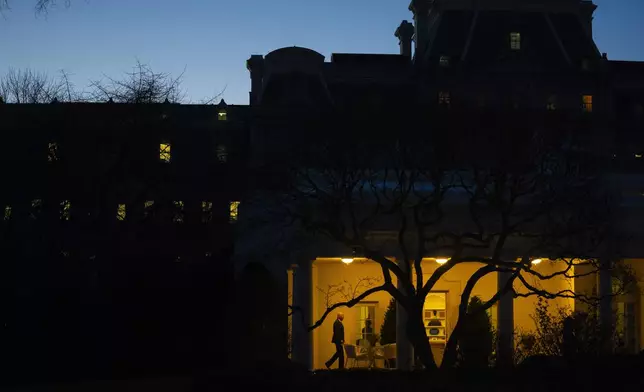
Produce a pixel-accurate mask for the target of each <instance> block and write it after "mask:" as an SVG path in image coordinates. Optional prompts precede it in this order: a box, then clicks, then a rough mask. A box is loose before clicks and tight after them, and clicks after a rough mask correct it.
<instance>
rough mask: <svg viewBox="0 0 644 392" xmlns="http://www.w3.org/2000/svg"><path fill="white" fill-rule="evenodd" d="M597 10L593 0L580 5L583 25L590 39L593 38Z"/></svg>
mask: <svg viewBox="0 0 644 392" xmlns="http://www.w3.org/2000/svg"><path fill="white" fill-rule="evenodd" d="M596 9H597V5H595V4H594V3H593V2H592V0H582V1H581V3H580V4H579V15H580V16H581V23H582V24H583V26H584V27H585V28H586V30H587V31H588V34H590V37H591V38H592V37H593V19H594V17H593V13H594V12H595V10H596Z"/></svg>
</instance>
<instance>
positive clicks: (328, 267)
mask: <svg viewBox="0 0 644 392" xmlns="http://www.w3.org/2000/svg"><path fill="white" fill-rule="evenodd" d="M438 266H439V265H438V264H437V263H436V262H435V261H434V260H429V259H428V260H425V261H423V274H424V277H423V280H424V281H425V282H426V281H427V279H429V277H430V276H431V274H432V273H433V271H434V270H435V269H436V268H438ZM482 266H483V264H479V263H464V264H459V265H456V266H454V267H453V268H452V269H451V270H450V271H448V272H447V273H446V274H445V275H444V276H443V277H442V278H441V279H440V280H439V282H438V283H437V284H436V286H435V287H434V288H433V290H432V291H436V292H445V293H446V302H447V303H446V308H447V309H446V310H447V317H446V318H447V320H446V321H447V330H448V331H451V330H452V329H453V328H454V326H455V325H456V322H457V320H458V306H459V305H460V299H461V298H460V296H461V292H462V290H463V288H464V286H465V284H466V283H467V280H468V279H469V278H470V277H471V276H472V274H474V272H476V271H477V270H478V269H479V268H480V267H482ZM562 266H563V263H561V262H560V263H557V262H550V261H548V260H544V261H543V262H542V263H541V264H539V265H536V266H535V267H534V268H535V269H536V270H537V271H539V272H540V273H542V274H550V273H553V272H555V271H558V270H560V268H562ZM366 277H371V278H381V277H382V272H381V269H380V266H379V265H378V264H377V263H375V262H369V261H354V262H353V263H352V264H349V265H347V264H343V263H341V262H340V261H338V260H337V259H335V260H333V259H318V260H316V262H315V263H314V269H313V282H312V283H313V284H312V289H313V290H314V293H313V302H314V306H313V319H314V320H313V321H314V322H315V321H317V320H318V319H319V318H320V317H321V316H322V314H323V313H324V312H325V310H326V309H327V304H333V303H336V302H339V301H342V300H343V298H342V295H341V294H336V295H335V296H333V297H332V298H328V296H327V294H326V293H328V292H329V291H330V290H333V289H334V287H337V285H344V287H345V288H346V289H347V290H349V289H354V288H355V286H356V284H358V281H359V280H360V279H361V278H366ZM414 279H415V277H414ZM497 279H498V277H497V274H496V273H493V274H489V275H487V276H485V277H484V278H482V279H481V280H480V281H479V282H478V283H477V284H476V286H475V287H474V290H473V292H472V295H475V296H478V297H480V298H481V299H482V300H484V301H485V300H489V299H490V298H492V296H494V294H496V292H497ZM527 279H528V281H529V282H530V283H531V284H534V285H535V286H537V287H540V288H543V289H545V290H548V291H559V290H564V289H571V290H574V285H573V283H572V282H571V281H570V280H569V279H567V278H565V277H557V278H554V279H551V280H548V281H545V282H535V281H534V280H530V279H529V278H527ZM379 283H381V281H380V282H378V284H379ZM394 283H395V277H394ZM515 289H516V290H518V291H519V292H525V288H521V287H520V285H516V284H515ZM347 294H348V293H347ZM349 295H350V294H349ZM327 301H328V302H327ZM389 301H390V296H389V294H388V293H385V292H381V293H376V294H373V295H371V296H369V297H367V298H366V299H365V300H364V302H366V303H373V304H374V305H375V308H376V313H375V325H374V332H375V333H378V334H379V333H380V328H381V326H382V322H383V319H384V314H385V311H386V310H387V306H388V304H389ZM548 302H549V303H550V304H551V305H552V309H553V311H554V310H555V309H556V307H557V306H559V307H569V308H570V309H574V300H572V299H555V300H548ZM535 305H536V297H529V298H516V299H515V301H514V320H515V328H516V329H518V330H523V331H528V330H533V329H534V322H533V320H532V318H531V315H532V314H533V313H534V309H535ZM338 312H343V313H344V315H345V318H344V326H345V336H346V340H347V342H348V343H353V344H355V341H356V339H357V336H358V334H359V332H360V331H358V330H357V327H356V325H357V320H358V317H357V312H358V311H357V309H356V308H352V309H346V308H342V309H339V310H338V311H337V312H335V311H334V312H333V313H331V314H330V315H329V316H328V318H327V319H326V320H325V321H324V323H323V324H322V325H321V326H320V327H319V328H317V329H316V330H314V332H313V335H314V336H313V341H314V343H313V349H314V356H313V365H314V368H323V367H324V363H325V361H326V360H328V359H329V358H330V357H331V356H332V355H333V353H334V351H335V347H334V345H333V344H332V343H331V337H332V335H333V322H334V321H335V318H336V315H337V313H338ZM490 315H491V319H492V324H493V325H494V326H496V308H495V307H494V308H492V309H491V311H490ZM448 336H449V332H448ZM435 353H436V351H435ZM437 359H439V358H437Z"/></svg>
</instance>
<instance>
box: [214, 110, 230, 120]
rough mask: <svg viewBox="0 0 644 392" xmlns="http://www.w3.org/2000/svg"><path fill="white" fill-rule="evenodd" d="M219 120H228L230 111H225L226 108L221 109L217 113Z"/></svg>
mask: <svg viewBox="0 0 644 392" xmlns="http://www.w3.org/2000/svg"><path fill="white" fill-rule="evenodd" d="M217 120H219V121H226V120H228V113H226V111H225V110H224V109H222V110H220V111H219V112H218V113H217Z"/></svg>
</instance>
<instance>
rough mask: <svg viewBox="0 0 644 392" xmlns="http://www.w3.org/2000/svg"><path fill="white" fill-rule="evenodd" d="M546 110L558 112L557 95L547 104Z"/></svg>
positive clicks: (551, 97)
mask: <svg viewBox="0 0 644 392" xmlns="http://www.w3.org/2000/svg"><path fill="white" fill-rule="evenodd" d="M546 109H548V110H557V96H556V95H551V96H550V97H549V98H548V102H547V103H546Z"/></svg>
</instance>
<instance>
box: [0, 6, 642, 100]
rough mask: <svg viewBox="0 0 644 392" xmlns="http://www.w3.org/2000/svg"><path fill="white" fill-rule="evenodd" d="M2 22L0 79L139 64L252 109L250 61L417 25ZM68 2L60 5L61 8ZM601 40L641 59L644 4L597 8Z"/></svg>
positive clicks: (102, 17)
mask: <svg viewBox="0 0 644 392" xmlns="http://www.w3.org/2000/svg"><path fill="white" fill-rule="evenodd" d="M10 1H11V4H12V10H11V11H9V12H5V14H4V16H3V17H0V74H4V73H5V72H6V71H7V69H8V68H9V67H14V68H26V67H31V68H32V69H35V70H39V71H45V72H47V73H49V74H52V75H53V74H55V73H56V72H58V70H61V69H64V70H66V71H67V72H70V73H71V74H72V75H73V76H72V79H73V81H74V82H75V84H76V85H77V86H78V87H84V86H86V85H87V84H88V81H89V80H90V79H97V78H100V77H101V76H102V75H103V74H107V75H110V76H119V75H120V74H121V73H122V72H125V71H129V70H130V69H131V67H132V65H133V64H134V63H135V61H136V59H137V58H138V59H139V60H140V61H142V62H144V63H148V64H150V65H151V66H152V68H153V69H154V70H155V71H157V72H170V73H173V74H179V73H181V72H182V71H183V70H184V68H185V69H186V73H185V76H184V84H183V86H184V88H185V89H186V90H187V94H188V97H189V98H190V99H192V100H193V101H198V100H199V99H201V98H204V97H207V96H210V95H213V94H215V93H216V92H218V91H220V90H221V89H223V88H224V87H226V92H225V95H224V98H225V99H226V101H227V102H228V103H236V104H247V103H248V91H249V89H250V80H249V77H248V72H247V71H246V67H245V61H246V59H247V58H248V57H249V56H250V55H251V54H266V53H267V52H269V51H271V50H274V49H276V48H279V47H283V46H292V45H298V46H305V47H309V48H312V49H314V50H317V51H318V52H320V53H322V54H324V55H325V56H327V58H328V56H330V55H331V53H334V52H361V53H397V52H398V45H397V41H396V38H395V37H394V36H393V32H394V30H395V28H396V27H397V26H398V24H399V23H400V22H401V21H402V20H403V19H407V20H411V13H410V12H409V11H408V10H407V6H408V5H409V0H324V1H320V0H303V1H295V0H244V1H239V0H228V1H222V0H72V7H71V8H69V9H64V8H59V9H55V10H53V11H52V12H50V13H49V14H48V15H47V16H46V17H43V16H38V17H36V16H35V15H34V12H33V4H34V3H35V2H36V0H10ZM59 3H63V0H59ZM595 3H596V4H597V5H598V6H599V8H598V10H597V12H596V13H595V39H596V42H597V44H598V46H599V49H600V50H601V51H602V52H607V53H608V56H609V58H610V59H622V60H639V61H644V45H641V43H640V42H639V37H644V24H642V23H640V18H641V16H642V15H644V1H640V0H637V1H635V0H595Z"/></svg>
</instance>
